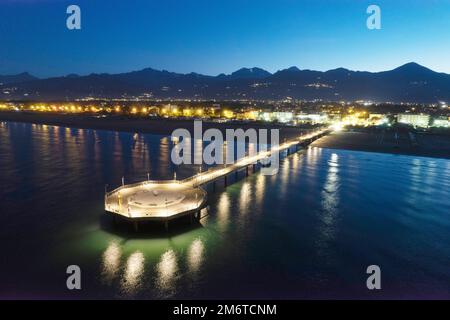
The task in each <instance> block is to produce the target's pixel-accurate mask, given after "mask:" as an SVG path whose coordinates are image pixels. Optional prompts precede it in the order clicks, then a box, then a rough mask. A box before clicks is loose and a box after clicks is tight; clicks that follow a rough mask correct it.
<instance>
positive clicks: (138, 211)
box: [105, 128, 330, 230]
mask: <svg viewBox="0 0 450 320" xmlns="http://www.w3.org/2000/svg"><path fill="white" fill-rule="evenodd" d="M329 132H330V129H329V128H326V129H319V130H315V131H313V132H311V133H309V134H306V135H302V136H300V137H298V138H297V139H293V140H291V141H288V142H284V143H282V144H280V145H278V146H276V147H273V148H270V149H269V150H266V151H260V152H258V153H256V154H255V155H249V156H246V157H243V158H241V159H239V160H237V161H236V162H235V163H234V164H231V165H227V166H224V167H217V168H212V169H210V170H208V171H206V172H201V173H198V174H196V175H194V176H192V177H189V178H186V179H184V180H165V181H150V180H148V181H143V182H139V183H135V184H129V185H125V184H122V186H120V187H119V188H117V189H115V190H113V191H111V192H107V193H105V211H106V212H107V213H109V214H112V215H113V217H114V220H116V219H117V218H120V219H123V220H127V221H129V222H131V223H133V225H134V227H135V229H136V230H137V229H138V223H139V222H142V221H161V222H163V223H164V225H165V228H166V229H168V223H169V221H170V220H173V219H177V218H179V217H183V216H189V217H190V221H191V222H193V221H194V220H199V219H200V218H201V210H202V209H203V208H205V207H206V206H207V192H206V191H205V189H204V186H205V185H208V184H212V185H213V190H215V187H216V183H217V182H218V181H219V180H222V181H223V184H224V186H225V187H226V186H227V185H228V176H229V175H232V174H237V173H238V172H239V171H244V170H245V173H246V176H248V175H249V168H251V169H252V172H255V171H256V170H257V168H259V167H260V166H261V165H262V163H263V162H264V160H265V159H267V158H269V157H270V156H271V155H272V154H273V153H275V152H283V151H287V154H288V155H289V154H290V152H291V149H295V152H297V151H298V150H299V149H303V148H305V147H307V146H308V145H309V144H311V143H312V142H313V141H315V140H317V139H319V138H321V137H323V136H324V135H326V134H328V133H329Z"/></svg>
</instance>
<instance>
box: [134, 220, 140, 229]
mask: <svg viewBox="0 0 450 320" xmlns="http://www.w3.org/2000/svg"><path fill="white" fill-rule="evenodd" d="M133 226H134V231H136V232H138V231H139V228H138V223H137V222H136V221H135V222H133Z"/></svg>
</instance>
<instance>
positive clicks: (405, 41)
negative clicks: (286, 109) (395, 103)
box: [0, 0, 450, 77]
mask: <svg viewBox="0 0 450 320" xmlns="http://www.w3.org/2000/svg"><path fill="white" fill-rule="evenodd" d="M70 4H77V5H79V6H80V7H81V25H82V29H81V30H74V31H70V30H68V29H67V28H66V18H67V17H68V15H67V14H66V8H67V6H68V5H70ZM370 4H377V5H379V6H380V7H381V10H382V29H381V30H369V29H367V28H366V19H367V17H368V14H367V13H366V8H367V7H368V5H370ZM449 36H450V1H449V0H441V1H438V0H421V1H419V0H408V1H406V0H395V1H394V0H390V1H389V0H387V1H378V0H377V1H373V0H372V1H365V0H341V1H337V0H334V1H333V0H314V1H312V0H311V1H301V0H297V1H296V0H272V1H268V0H220V1H219V0H164V1H156V0H142V1H133V0H128V1H124V0H122V1H117V0H108V1H100V0H87V1H82V0H72V1H63V0H41V1H39V0H0V74H15V73H19V72H23V71H28V72H30V73H32V74H34V75H37V76H40V77H47V76H59V75H65V74H68V73H77V74H89V73H91V72H108V73H117V72H126V71H131V70H138V69H142V68H145V67H153V68H156V69H167V70H170V71H176V72H191V71H195V72H199V73H204V74H210V75H216V74H219V73H222V72H223V73H231V72H233V71H235V70H236V69H239V68H241V67H253V66H258V67H261V68H264V69H266V70H268V71H271V72H274V71H277V70H279V69H283V68H287V67H290V66H293V65H296V66H298V67H299V68H301V69H314V70H328V69H333V68H337V67H346V68H349V69H352V70H368V71H381V70H387V69H392V68H395V67H397V66H399V65H401V64H404V63H406V62H411V61H415V62H417V63H420V64H422V65H425V66H427V67H429V68H431V69H434V70H436V71H441V72H447V73H450V59H449V58H448V57H449V56H450V37H449Z"/></svg>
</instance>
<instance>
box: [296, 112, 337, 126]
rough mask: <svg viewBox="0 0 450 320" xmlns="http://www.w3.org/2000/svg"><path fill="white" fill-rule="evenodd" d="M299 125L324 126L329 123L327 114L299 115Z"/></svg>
mask: <svg viewBox="0 0 450 320" xmlns="http://www.w3.org/2000/svg"><path fill="white" fill-rule="evenodd" d="M296 118H297V123H310V124H323V123H327V122H328V121H329V119H328V116H327V115H326V114H304V113H301V114H298V115H297V116H296Z"/></svg>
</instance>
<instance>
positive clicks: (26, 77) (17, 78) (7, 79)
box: [0, 72, 37, 84]
mask: <svg viewBox="0 0 450 320" xmlns="http://www.w3.org/2000/svg"><path fill="white" fill-rule="evenodd" d="M31 80H37V78H36V77H35V76H32V75H31V74H29V73H28V72H23V73H19V74H15V75H9V76H2V75H0V83H3V84H8V83H17V82H25V81H31Z"/></svg>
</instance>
